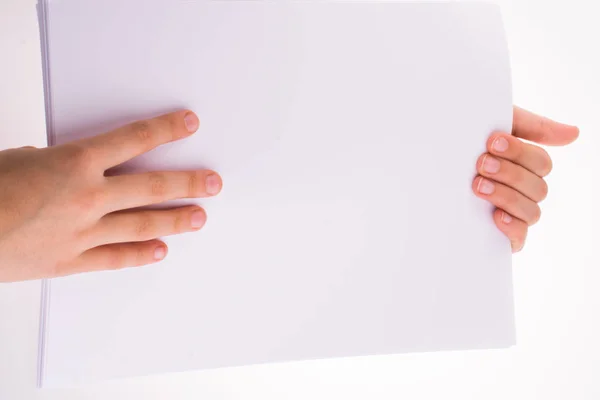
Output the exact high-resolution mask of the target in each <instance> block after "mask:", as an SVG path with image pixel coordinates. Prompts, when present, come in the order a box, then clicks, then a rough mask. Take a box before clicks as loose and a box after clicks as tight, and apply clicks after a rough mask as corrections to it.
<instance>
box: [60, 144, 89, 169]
mask: <svg viewBox="0 0 600 400" xmlns="http://www.w3.org/2000/svg"><path fill="white" fill-rule="evenodd" d="M63 150H64V151H65V156H66V161H67V162H66V165H65V166H66V167H67V168H68V170H69V171H70V172H71V173H75V174H76V173H78V172H81V171H89V170H91V169H92V168H93V167H94V165H95V162H96V160H95V155H94V151H93V150H92V149H91V148H90V147H86V146H83V145H79V144H68V145H65V147H64V148H63Z"/></svg>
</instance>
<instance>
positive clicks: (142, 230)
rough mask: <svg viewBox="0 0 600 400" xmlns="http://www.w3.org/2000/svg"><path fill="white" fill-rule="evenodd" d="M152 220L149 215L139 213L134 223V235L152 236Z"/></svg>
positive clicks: (141, 237)
mask: <svg viewBox="0 0 600 400" xmlns="http://www.w3.org/2000/svg"><path fill="white" fill-rule="evenodd" d="M154 228H155V227H154V221H153V219H152V217H150V216H149V215H141V216H140V217H139V219H138V221H137V222H136V224H135V232H134V235H135V237H136V238H138V239H144V238H152V237H153V234H154V232H155V229H154Z"/></svg>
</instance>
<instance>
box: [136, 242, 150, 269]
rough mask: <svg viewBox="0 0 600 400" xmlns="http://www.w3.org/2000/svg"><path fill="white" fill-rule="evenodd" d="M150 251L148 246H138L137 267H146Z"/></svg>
mask: <svg viewBox="0 0 600 400" xmlns="http://www.w3.org/2000/svg"><path fill="white" fill-rule="evenodd" d="M147 260H148V251H147V248H146V246H141V245H140V246H136V249H135V265H144V264H147V263H148V261H147Z"/></svg>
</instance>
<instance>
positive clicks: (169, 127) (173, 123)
mask: <svg viewBox="0 0 600 400" xmlns="http://www.w3.org/2000/svg"><path fill="white" fill-rule="evenodd" d="M157 121H160V122H161V123H162V124H164V129H165V130H166V131H167V132H168V133H169V134H168V136H169V138H170V140H171V141H174V140H177V139H179V138H181V137H182V136H183V135H182V134H181V132H180V128H179V126H180V123H179V114H178V113H170V114H165V115H163V116H160V117H158V118H157Z"/></svg>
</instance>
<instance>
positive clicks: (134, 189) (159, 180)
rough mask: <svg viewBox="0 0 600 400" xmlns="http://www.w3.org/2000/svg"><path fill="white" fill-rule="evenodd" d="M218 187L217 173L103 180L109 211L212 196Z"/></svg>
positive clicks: (181, 172)
mask: <svg viewBox="0 0 600 400" xmlns="http://www.w3.org/2000/svg"><path fill="white" fill-rule="evenodd" d="M222 187H223V181H222V179H221V177H220V176H219V174H217V173H216V172H214V171H210V170H202V171H174V172H149V173H143V174H136V175H120V176H112V177H108V178H107V195H108V197H109V199H110V201H107V202H106V204H107V205H110V207H111V209H110V210H109V212H112V211H117V210H123V209H127V208H135V207H141V206H145V205H149V204H157V203H162V202H164V201H167V200H174V199H183V198H201V197H209V196H214V195H216V194H218V193H219V192H220V191H221V188H222Z"/></svg>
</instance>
